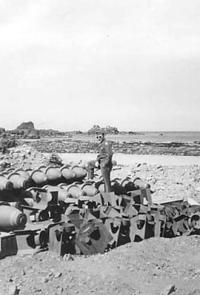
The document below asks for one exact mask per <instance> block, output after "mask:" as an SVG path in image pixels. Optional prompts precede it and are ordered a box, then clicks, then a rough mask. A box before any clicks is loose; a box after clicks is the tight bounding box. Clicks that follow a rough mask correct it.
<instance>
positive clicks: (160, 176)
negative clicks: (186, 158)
mask: <svg viewBox="0 0 200 295" xmlns="http://www.w3.org/2000/svg"><path fill="white" fill-rule="evenodd" d="M26 151H27V150H26V148H25V147H24V150H23V153H25V158H26V156H27V158H26V159H25V160H26V163H28V164H29V166H31V165H33V166H34V165H35V161H36V163H37V164H38V157H39V158H40V160H41V159H42V161H44V162H46V161H47V159H46V158H45V157H43V155H39V154H37V153H36V154H34V153H35V151H33V150H28V154H29V156H30V157H32V158H31V160H30V159H29V156H28V155H27V153H26ZM13 153H14V152H13ZM14 154H15V153H14ZM33 154H34V156H33ZM17 155H18V157H17V156H16V159H18V158H20V155H21V154H20V153H19V152H18V154H17ZM23 157H24V156H23ZM23 157H22V158H23ZM14 158H15V157H14ZM20 159H21V158H20ZM2 161H3V159H2ZM7 161H10V162H12V161H14V160H13V159H7ZM21 161H23V159H22V160H20V163H21ZM39 162H40V161H39ZM14 163H15V167H16V166H17V165H19V163H18V164H17V163H16V161H15V162H14ZM21 164H22V163H21ZM41 164H42V163H41ZM127 175H129V176H131V177H133V178H134V177H141V178H143V179H144V181H146V182H148V183H149V184H151V189H152V191H153V192H154V193H153V194H152V197H153V201H154V202H157V203H162V202H164V201H166V200H174V199H188V198H189V199H190V198H193V199H194V200H196V201H199V202H200V166H198V165H184V166H162V165H147V164H140V163H138V164H134V165H131V166H124V167H123V166H120V167H118V166H116V167H115V168H114V170H113V172H112V178H114V177H120V178H123V177H126V176H127ZM199 249H200V236H182V237H178V238H173V239H164V238H151V239H149V240H144V241H142V242H139V243H130V244H126V245H124V246H121V247H119V248H117V249H115V250H112V251H110V252H108V253H105V254H103V255H95V256H90V257H84V256H82V257H79V256H71V255H68V256H66V257H64V258H61V257H57V256H54V255H52V254H50V253H49V252H42V253H38V254H35V255H23V256H12V257H7V258H5V259H2V260H0V269H1V271H0V295H2V294H9V295H13V294H20V295H21V294H24V295H28V294H30V295H31V294H52V295H56V294H58V295H59V294H65V295H72V294H82V295H87V294H97V295H101V294H108V295H109V294H123V295H138V294H141V295H156V294H159V295H167V294H174V295H197V294H200V250H199Z"/></svg>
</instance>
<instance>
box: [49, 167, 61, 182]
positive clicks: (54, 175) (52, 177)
mask: <svg viewBox="0 0 200 295" xmlns="http://www.w3.org/2000/svg"><path fill="white" fill-rule="evenodd" d="M45 174H46V176H47V179H48V181H56V180H59V179H60V178H61V176H62V174H61V171H60V168H58V167H47V169H46V171H45Z"/></svg>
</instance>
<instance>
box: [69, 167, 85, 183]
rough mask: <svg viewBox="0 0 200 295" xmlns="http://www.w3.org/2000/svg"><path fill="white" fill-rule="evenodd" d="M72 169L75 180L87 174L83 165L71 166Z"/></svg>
mask: <svg viewBox="0 0 200 295" xmlns="http://www.w3.org/2000/svg"><path fill="white" fill-rule="evenodd" d="M72 171H73V172H74V173H75V178H76V180H82V179H84V178H85V177H86V175H87V170H86V169H84V168H83V167H79V166H74V167H72Z"/></svg>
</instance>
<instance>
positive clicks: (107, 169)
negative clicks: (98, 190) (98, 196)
mask: <svg viewBox="0 0 200 295" xmlns="http://www.w3.org/2000/svg"><path fill="white" fill-rule="evenodd" d="M96 138H97V140H98V143H99V153H98V155H97V161H96V163H95V166H96V167H98V168H100V169H101V174H102V177H103V180H104V188H105V192H111V191H112V188H111V182H110V173H111V170H112V156H113V152H112V145H111V142H108V141H107V140H106V139H105V135H104V133H103V132H101V133H97V134H96Z"/></svg>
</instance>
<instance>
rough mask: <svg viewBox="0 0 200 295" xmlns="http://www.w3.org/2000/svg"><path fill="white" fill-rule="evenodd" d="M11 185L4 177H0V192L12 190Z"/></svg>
mask: <svg viewBox="0 0 200 295" xmlns="http://www.w3.org/2000/svg"><path fill="white" fill-rule="evenodd" d="M12 189H13V183H12V182H11V181H9V180H8V179H7V178H6V177H5V176H3V175H0V191H3V190H12Z"/></svg>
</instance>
